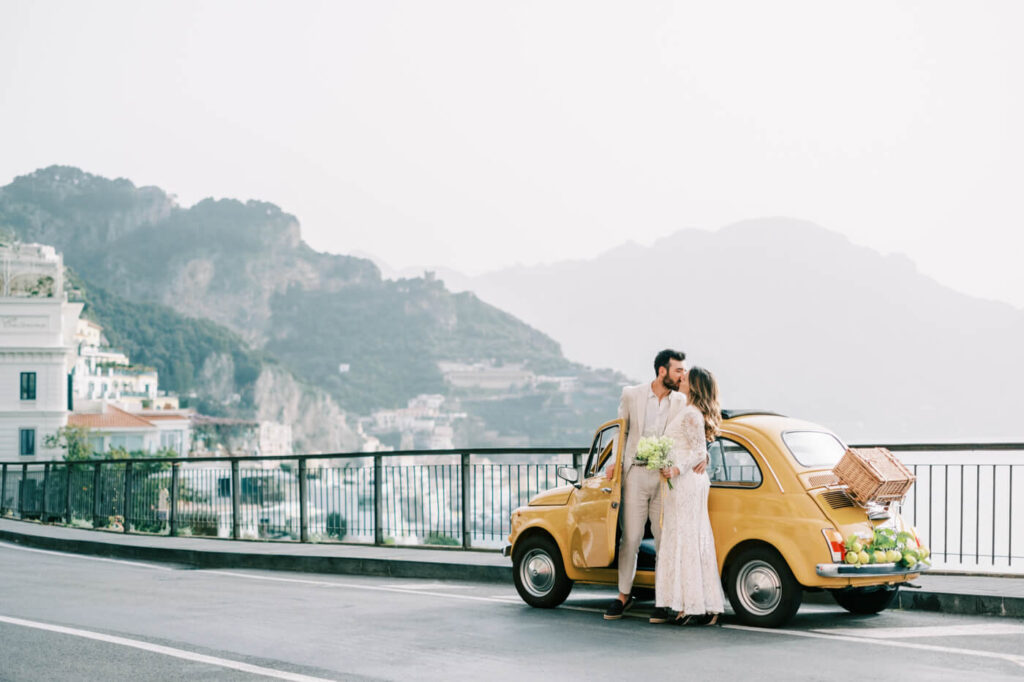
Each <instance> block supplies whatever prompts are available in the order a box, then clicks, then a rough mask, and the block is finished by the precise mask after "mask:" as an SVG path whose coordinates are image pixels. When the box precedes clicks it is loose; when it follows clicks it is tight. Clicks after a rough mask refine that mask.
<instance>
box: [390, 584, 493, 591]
mask: <svg viewBox="0 0 1024 682" xmlns="http://www.w3.org/2000/svg"><path fill="white" fill-rule="evenodd" d="M388 587H397V588H398V589H400V590H471V589H473V586H472V585H453V584H451V583H415V584H399V585H396V584H391V585H388Z"/></svg>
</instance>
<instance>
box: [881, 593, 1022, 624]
mask: <svg viewBox="0 0 1024 682" xmlns="http://www.w3.org/2000/svg"><path fill="white" fill-rule="evenodd" d="M897 603H898V608H901V609H906V610H914V611H936V612H939V613H955V614H960V615H967V616H1004V617H1009V618H1024V598H1021V597H1003V596H998V595H986V594H955V593H952V592H931V591H928V590H906V589H904V590H900V593H899V595H897Z"/></svg>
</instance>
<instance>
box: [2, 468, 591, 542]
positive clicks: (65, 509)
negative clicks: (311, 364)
mask: <svg viewBox="0 0 1024 682" xmlns="http://www.w3.org/2000/svg"><path fill="white" fill-rule="evenodd" d="M584 452H586V450H585V449H584V448H516V449H506V450H494V449H486V450H472V451H469V450H428V451H401V452H382V453H352V454H328V455H294V456H287V457H285V456H279V457H228V458H225V457H219V458H178V459H163V458H161V459H121V460H114V459H105V460H88V461H79V462H63V461H60V462H42V463H16V462H14V463H12V462H8V463H2V464H0V515H8V516H12V517H15V518H20V519H39V520H42V521H46V522H62V523H64V524H68V525H71V526H76V527H80V528H92V529H104V530H116V531H121V532H126V533H129V532H134V533H149V534H163V535H191V536H207V537H221V538H232V539H253V540H256V539H270V540H294V541H299V542H331V541H341V542H356V543H372V544H376V545H384V544H422V545H440V546H461V547H462V548H465V549H469V548H471V547H477V548H497V547H500V546H501V544H502V543H503V542H504V540H505V537H506V536H507V535H508V533H509V531H510V523H509V517H510V515H511V512H512V510H513V509H515V508H516V507H518V506H520V505H522V504H525V503H526V502H527V501H528V500H529V499H530V498H531V497H532V496H533V495H535V494H537V493H538V492H540V491H542V490H546V489H548V488H551V487H554V486H555V485H557V477H556V476H555V472H556V470H557V468H558V467H559V466H577V467H578V466H579V465H580V460H581V456H582V454H583V453H584Z"/></svg>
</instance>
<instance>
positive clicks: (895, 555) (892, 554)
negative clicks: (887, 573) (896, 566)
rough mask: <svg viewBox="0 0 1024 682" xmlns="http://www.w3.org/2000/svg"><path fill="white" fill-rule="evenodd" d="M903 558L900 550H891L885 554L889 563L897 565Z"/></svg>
mask: <svg viewBox="0 0 1024 682" xmlns="http://www.w3.org/2000/svg"><path fill="white" fill-rule="evenodd" d="M902 558H903V555H902V554H901V553H900V552H899V550H896V549H890V550H889V551H888V552H886V553H885V560H886V561H888V562H889V563H896V562H897V561H899V560H900V559H902Z"/></svg>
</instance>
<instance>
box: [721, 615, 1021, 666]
mask: <svg viewBox="0 0 1024 682" xmlns="http://www.w3.org/2000/svg"><path fill="white" fill-rule="evenodd" d="M722 627H723V628H727V629H729V630H745V631H747V632H761V633H764V634H766V635H786V636H789V637H811V638H814V639H831V640H836V641H840V642H857V643H860V644H876V645H878V646H888V647H896V648H898V649H919V650H921V651H934V652H936V653H942V654H956V655H959V656H975V657H978V658H995V659H999V660H1003V661H1009V662H1010V663H1016V664H1017V665H1019V666H1021V667H1024V656H1017V655H1014V654H1002V653H999V652H997V651H979V650H977V649H961V648H958V647H951V646H937V645H934V644H913V643H911V642H894V641H892V640H889V639H872V638H869V637H851V636H850V635H826V634H824V633H821V632H807V631H804V630H783V629H772V628H755V627H750V626H748V625H723V626H722Z"/></svg>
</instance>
